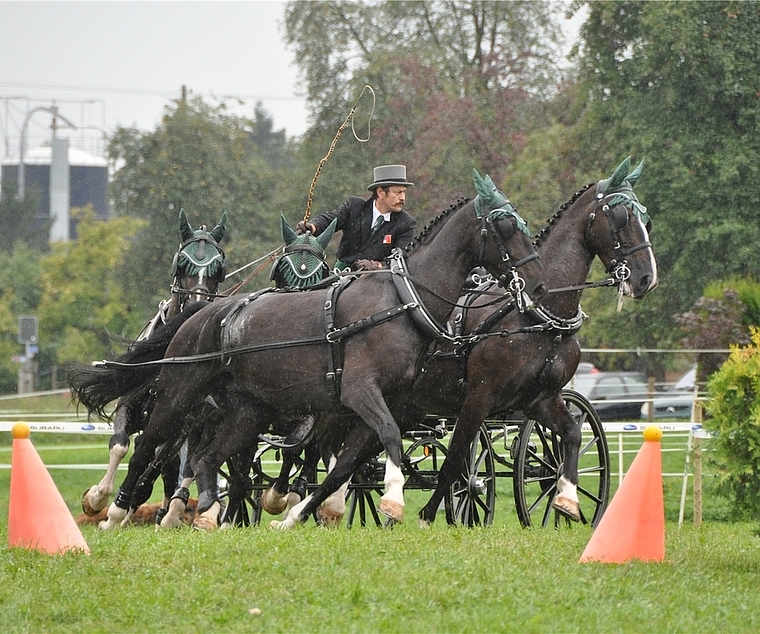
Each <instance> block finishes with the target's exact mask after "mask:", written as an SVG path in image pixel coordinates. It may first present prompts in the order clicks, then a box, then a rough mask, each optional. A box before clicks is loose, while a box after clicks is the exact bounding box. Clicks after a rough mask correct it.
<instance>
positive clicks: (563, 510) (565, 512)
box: [552, 495, 581, 522]
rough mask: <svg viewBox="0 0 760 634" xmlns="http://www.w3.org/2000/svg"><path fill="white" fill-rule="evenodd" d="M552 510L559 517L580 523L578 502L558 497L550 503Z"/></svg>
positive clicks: (561, 496)
mask: <svg viewBox="0 0 760 634" xmlns="http://www.w3.org/2000/svg"><path fill="white" fill-rule="evenodd" d="M552 508H553V509H554V510H555V511H557V512H558V513H559V514H560V515H562V516H564V517H566V518H567V519H569V520H572V521H573V522H580V521H581V512H580V507H579V506H578V502H576V501H575V500H571V499H570V498H567V497H564V496H563V495H558V496H557V497H556V498H554V501H553V502H552Z"/></svg>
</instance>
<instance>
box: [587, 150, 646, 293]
mask: <svg viewBox="0 0 760 634" xmlns="http://www.w3.org/2000/svg"><path fill="white" fill-rule="evenodd" d="M643 166H644V162H643V161H642V162H641V163H639V165H638V166H637V167H636V168H635V169H634V170H631V157H630V156H629V157H628V158H626V159H625V160H624V161H623V162H622V163H621V164H620V165H619V166H618V168H617V169H616V170H615V172H614V173H613V174H612V176H610V177H609V178H605V179H603V180H600V181H599V182H598V183H597V184H596V188H595V189H593V187H592V190H593V192H594V200H593V201H592V202H589V205H590V206H592V207H593V208H592V211H591V213H590V214H589V216H588V220H587V225H586V230H585V235H586V242H587V243H588V244H589V246H590V247H592V248H593V249H594V251H595V252H596V254H597V255H598V256H599V258H600V259H601V260H602V262H603V263H604V265H605V267H606V270H607V272H608V273H609V274H610V275H612V277H613V278H614V279H615V280H616V281H617V283H618V285H619V289H620V293H621V295H627V296H629V297H633V298H635V299H641V298H643V297H644V296H646V295H647V293H649V292H650V291H651V290H653V289H654V288H655V287H656V286H657V284H658V279H657V263H656V262H655V258H654V252H653V251H652V244H651V243H650V242H649V234H650V232H651V230H652V221H651V219H650V217H649V213H648V212H647V208H646V207H644V205H642V204H641V203H640V202H639V199H638V198H637V197H636V194H635V193H634V192H633V187H634V185H635V184H636V183H637V182H638V180H639V177H640V176H641V171H642V168H643Z"/></svg>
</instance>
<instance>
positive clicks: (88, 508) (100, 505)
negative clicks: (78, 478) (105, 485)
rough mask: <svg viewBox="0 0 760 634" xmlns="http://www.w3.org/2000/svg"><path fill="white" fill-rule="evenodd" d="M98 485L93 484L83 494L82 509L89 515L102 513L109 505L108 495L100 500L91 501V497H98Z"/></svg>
mask: <svg viewBox="0 0 760 634" xmlns="http://www.w3.org/2000/svg"><path fill="white" fill-rule="evenodd" d="M98 493H99V491H98V487H97V485H93V486H91V487H90V488H89V489H87V490H86V491H85V492H84V494H83V495H82V511H83V512H84V514H85V515H87V516H88V517H93V516H95V515H97V514H98V513H100V512H101V511H102V510H103V509H104V508H106V506H107V505H108V496H106V497H105V498H103V499H100V501H99V502H95V503H93V502H91V501H90V499H91V498H92V499H98V497H97V496H98Z"/></svg>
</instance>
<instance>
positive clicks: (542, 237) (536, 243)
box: [533, 183, 596, 248]
mask: <svg viewBox="0 0 760 634" xmlns="http://www.w3.org/2000/svg"><path fill="white" fill-rule="evenodd" d="M594 185H596V183H589V184H588V185H586V186H585V187H583V188H582V189H580V190H578V191H577V192H575V193H574V194H573V196H572V198H571V199H570V200H568V201H567V202H566V203H565V204H564V205H562V206H560V208H559V209H558V210H557V212H556V213H555V214H554V215H553V216H552V217H551V218H549V220H548V221H547V222H546V226H545V227H544V228H543V229H541V231H539V232H538V233H537V234H536V237H535V238H534V239H533V246H534V247H535V248H538V247H539V245H540V244H541V241H542V240H545V239H546V236H547V235H549V230H550V229H551V228H552V225H554V224H556V222H557V221H558V220H559V219H560V218H561V217H562V213H563V212H564V211H565V210H566V209H567V208H568V207H570V206H571V205H573V203H575V201H576V200H578V199H579V198H580V197H581V196H582V195H583V194H585V193H586V192H587V191H588V190H589V188H591V187H593V186H594Z"/></svg>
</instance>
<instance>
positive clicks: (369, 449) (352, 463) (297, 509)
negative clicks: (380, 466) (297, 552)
mask: <svg viewBox="0 0 760 634" xmlns="http://www.w3.org/2000/svg"><path fill="white" fill-rule="evenodd" d="M378 447H379V444H378V442H377V434H376V433H375V432H374V431H372V430H371V429H370V428H369V427H367V426H365V425H361V424H357V425H355V426H354V427H353V428H352V429H351V431H350V433H349V435H348V437H347V438H346V442H345V443H344V446H343V450H342V451H341V452H340V454H339V455H338V458H337V460H336V461H335V463H334V466H333V468H332V469H331V470H330V472H329V473H328V474H327V476H326V477H325V479H324V480H323V481H322V483H321V484H320V485H319V486H318V487H317V488H316V490H314V491H313V492H312V493H311V494H310V495H308V496H307V497H306V498H305V499H304V500H303V501H301V502H299V503H298V504H296V505H295V506H294V507H293V508H292V509H290V511H288V514H287V515H286V516H285V518H284V519H283V520H282V521H276V520H273V521H272V522H270V524H269V525H270V526H271V527H272V528H277V529H280V530H287V529H290V528H293V527H294V526H297V525H299V524H302V523H303V522H305V521H306V520H307V519H308V518H309V517H310V516H311V515H312V514H313V513H314V512H315V511H317V509H318V508H319V506H320V504H322V502H324V501H325V500H326V499H327V498H328V497H329V496H330V495H331V494H333V493H335V492H336V491H337V490H338V489H339V488H340V487H341V486H343V485H347V483H348V482H349V481H350V480H351V476H352V475H353V474H354V472H355V471H356V470H357V469H358V468H359V466H360V465H362V464H363V463H364V462H366V461H367V460H369V459H370V458H371V457H372V456H373V455H374V454H376V453H377V449H378Z"/></svg>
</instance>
